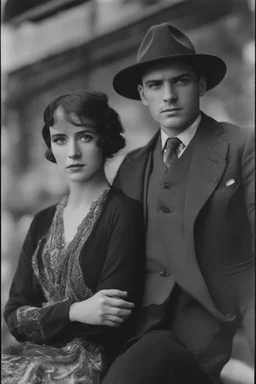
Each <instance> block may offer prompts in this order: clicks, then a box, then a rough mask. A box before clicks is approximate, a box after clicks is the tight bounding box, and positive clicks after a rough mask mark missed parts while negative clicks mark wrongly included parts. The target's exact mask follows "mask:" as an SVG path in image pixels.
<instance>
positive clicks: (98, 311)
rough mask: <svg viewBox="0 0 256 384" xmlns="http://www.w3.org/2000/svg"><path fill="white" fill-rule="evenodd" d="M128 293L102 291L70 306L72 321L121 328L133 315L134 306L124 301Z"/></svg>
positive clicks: (115, 290)
mask: <svg viewBox="0 0 256 384" xmlns="http://www.w3.org/2000/svg"><path fill="white" fill-rule="evenodd" d="M126 297H127V292H124V291H120V290H118V289H104V290H101V291H99V292H97V293H95V295H93V296H92V297H90V298H89V299H87V300H83V301H80V302H77V303H73V304H71V306H70V311H69V318H70V321H79V322H80V323H84V324H93V325H107V326H109V327H119V326H120V325H121V324H122V323H123V322H124V320H126V319H127V318H128V317H129V316H130V314H131V313H132V309H133V308H134V304H133V303H130V302H128V301H125V300H124V299H125V298H126Z"/></svg>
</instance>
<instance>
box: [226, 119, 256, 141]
mask: <svg viewBox="0 0 256 384" xmlns="http://www.w3.org/2000/svg"><path fill="white" fill-rule="evenodd" d="M219 124H221V125H222V126H223V128H224V129H225V133H226V134H227V135H228V136H230V137H231V138H232V137H234V136H235V137H241V138H245V139H246V138H248V137H249V136H250V135H251V134H252V133H253V132H254V129H253V128H252V127H249V126H244V127H242V126H239V125H236V124H232V123H229V122H227V121H221V122H219Z"/></svg>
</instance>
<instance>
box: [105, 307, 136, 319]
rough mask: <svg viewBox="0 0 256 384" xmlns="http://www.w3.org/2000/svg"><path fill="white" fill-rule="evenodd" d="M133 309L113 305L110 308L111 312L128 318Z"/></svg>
mask: <svg viewBox="0 0 256 384" xmlns="http://www.w3.org/2000/svg"><path fill="white" fill-rule="evenodd" d="M131 313H132V310H131V309H124V308H116V307H112V308H111V309H110V314H111V315H114V316H119V317H124V318H127V317H129V316H130V315H131Z"/></svg>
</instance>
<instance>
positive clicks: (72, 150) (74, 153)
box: [68, 140, 81, 159]
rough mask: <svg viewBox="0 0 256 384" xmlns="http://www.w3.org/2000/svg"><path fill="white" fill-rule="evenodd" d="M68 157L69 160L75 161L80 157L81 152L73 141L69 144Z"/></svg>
mask: <svg viewBox="0 0 256 384" xmlns="http://www.w3.org/2000/svg"><path fill="white" fill-rule="evenodd" d="M68 157H69V158H70V159H77V158H79V157H81V151H80V149H79V145H78V144H77V143H76V141H74V140H72V141H71V142H70V144H69V148H68Z"/></svg>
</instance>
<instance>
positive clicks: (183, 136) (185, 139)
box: [161, 113, 201, 158]
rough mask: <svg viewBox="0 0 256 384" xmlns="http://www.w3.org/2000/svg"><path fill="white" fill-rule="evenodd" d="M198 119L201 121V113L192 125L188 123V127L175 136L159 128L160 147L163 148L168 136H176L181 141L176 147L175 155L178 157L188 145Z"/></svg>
mask: <svg viewBox="0 0 256 384" xmlns="http://www.w3.org/2000/svg"><path fill="white" fill-rule="evenodd" d="M200 121H201V113H200V114H199V116H198V117H197V119H196V120H195V121H194V123H193V124H192V125H190V127H188V128H187V129H185V131H183V132H181V133H179V134H178V135H177V136H168V135H167V134H166V133H165V132H164V131H163V130H162V129H161V140H162V149H164V148H165V145H166V141H167V139H169V137H178V138H179V139H180V141H181V143H180V145H179V147H178V149H177V152H176V153H177V157H178V158H179V157H180V156H181V155H182V153H183V152H184V151H185V149H186V148H187V146H188V145H189V143H190V141H191V140H192V139H193V137H194V136H195V134H196V131H197V128H198V125H199V123H200Z"/></svg>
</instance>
